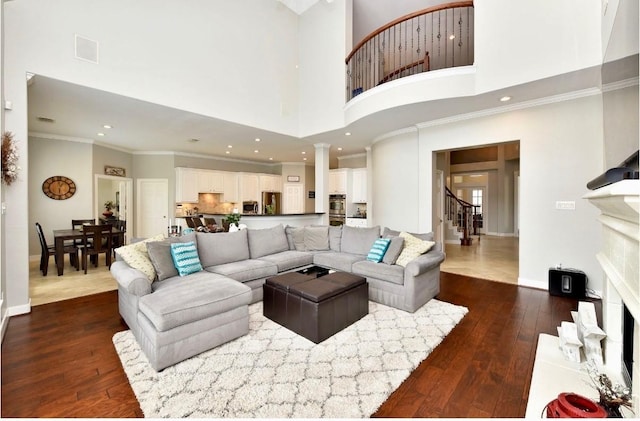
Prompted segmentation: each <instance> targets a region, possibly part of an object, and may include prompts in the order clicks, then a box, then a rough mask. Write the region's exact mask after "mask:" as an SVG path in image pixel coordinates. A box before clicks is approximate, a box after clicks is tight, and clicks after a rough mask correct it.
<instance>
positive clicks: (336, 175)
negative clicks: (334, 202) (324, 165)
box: [329, 169, 348, 194]
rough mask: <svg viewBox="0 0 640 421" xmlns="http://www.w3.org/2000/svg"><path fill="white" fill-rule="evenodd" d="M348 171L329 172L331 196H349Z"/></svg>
mask: <svg viewBox="0 0 640 421" xmlns="http://www.w3.org/2000/svg"><path fill="white" fill-rule="evenodd" d="M347 176H348V171H347V170H346V169H340V170H329V194H347Z"/></svg>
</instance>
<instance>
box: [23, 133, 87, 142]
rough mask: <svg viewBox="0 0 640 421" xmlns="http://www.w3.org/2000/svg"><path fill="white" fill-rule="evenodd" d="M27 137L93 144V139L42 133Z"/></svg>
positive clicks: (31, 134)
mask: <svg viewBox="0 0 640 421" xmlns="http://www.w3.org/2000/svg"><path fill="white" fill-rule="evenodd" d="M28 135H29V137H37V138H39V139H53V140H66V141H67V142H78V143H94V142H95V140H94V139H89V138H86V137H73V136H62V135H59V134H51V133H43V132H29V134H28Z"/></svg>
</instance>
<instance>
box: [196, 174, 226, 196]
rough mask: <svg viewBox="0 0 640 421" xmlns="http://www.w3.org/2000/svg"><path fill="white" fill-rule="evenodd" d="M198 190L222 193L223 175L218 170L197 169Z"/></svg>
mask: <svg viewBox="0 0 640 421" xmlns="http://www.w3.org/2000/svg"><path fill="white" fill-rule="evenodd" d="M198 192H200V193H224V175H223V173H221V172H218V171H209V170H198Z"/></svg>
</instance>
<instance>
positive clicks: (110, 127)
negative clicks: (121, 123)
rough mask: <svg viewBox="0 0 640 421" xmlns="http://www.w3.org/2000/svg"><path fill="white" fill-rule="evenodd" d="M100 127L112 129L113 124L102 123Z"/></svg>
mask: <svg viewBox="0 0 640 421" xmlns="http://www.w3.org/2000/svg"><path fill="white" fill-rule="evenodd" d="M102 127H104V128H105V129H112V128H113V126H112V125H110V124H104V125H103V126H102Z"/></svg>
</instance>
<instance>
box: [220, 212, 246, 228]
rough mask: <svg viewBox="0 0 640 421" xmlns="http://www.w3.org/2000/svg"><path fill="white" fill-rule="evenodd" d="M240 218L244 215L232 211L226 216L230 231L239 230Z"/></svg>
mask: <svg viewBox="0 0 640 421" xmlns="http://www.w3.org/2000/svg"><path fill="white" fill-rule="evenodd" d="M240 218H242V215H240V214H239V213H230V214H228V215H227V216H226V217H225V218H224V219H225V221H226V223H227V224H228V225H229V232H234V231H238V222H240ZM232 227H233V228H232Z"/></svg>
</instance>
